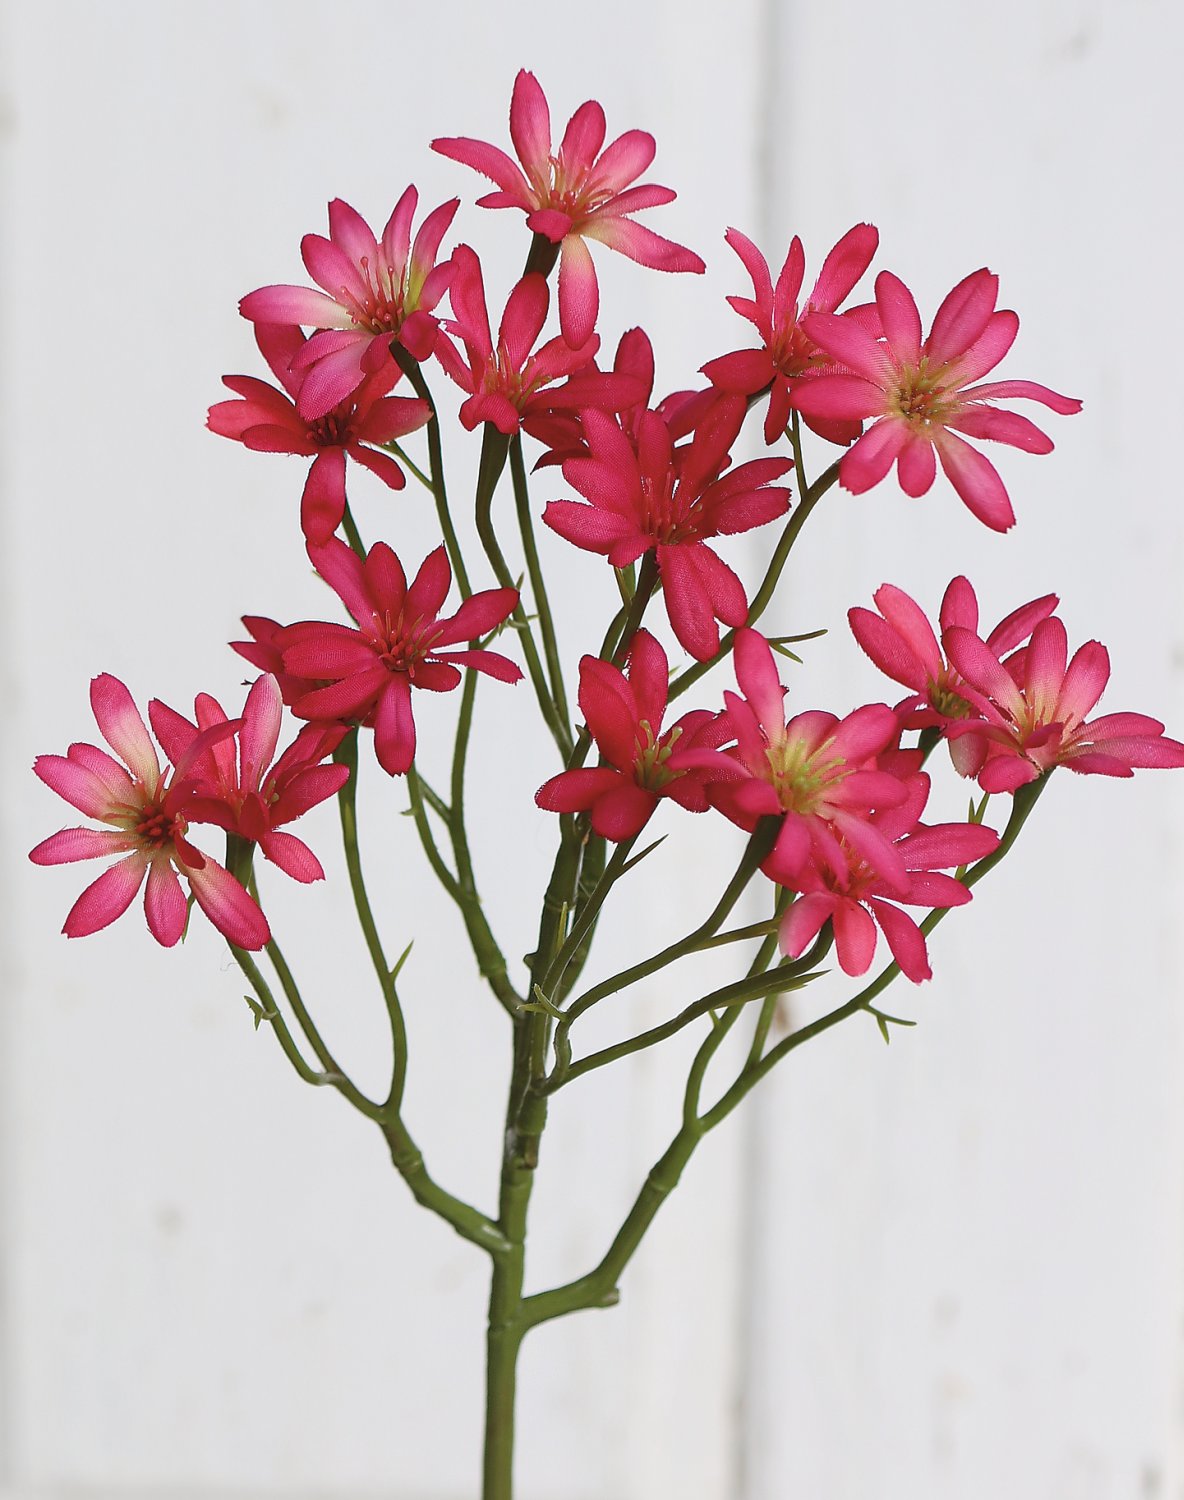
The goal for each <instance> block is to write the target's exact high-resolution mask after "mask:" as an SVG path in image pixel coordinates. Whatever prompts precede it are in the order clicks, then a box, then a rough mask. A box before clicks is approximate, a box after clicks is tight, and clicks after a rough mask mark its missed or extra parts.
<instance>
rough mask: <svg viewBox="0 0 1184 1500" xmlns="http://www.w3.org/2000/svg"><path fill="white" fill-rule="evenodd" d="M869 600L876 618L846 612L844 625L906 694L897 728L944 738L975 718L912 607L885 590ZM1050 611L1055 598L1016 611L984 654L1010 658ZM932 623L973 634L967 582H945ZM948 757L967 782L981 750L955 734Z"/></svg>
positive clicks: (890, 588)
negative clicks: (952, 726)
mask: <svg viewBox="0 0 1184 1500" xmlns="http://www.w3.org/2000/svg"><path fill="white" fill-rule="evenodd" d="M874 597H875V601H876V606H877V608H878V609H879V611H880V613H879V614H878V615H877V614H873V613H872V611H871V610H870V609H859V608H856V609H851V610H848V611H847V619H848V621H849V622H850V625H851V633H852V634H853V635H854V637H855V639H856V640H857V641H858V642H859V644H860V646H862V648H863V650H864V651H865V652H866V653H867V655H868V656H869V657H871V659H872V661H874V662H875V664H876V666H877V667H879V669H880V671H881V672H884V673H886V674H887V675H888V676H889V677H891V678H892V679H893V681H894V682H899V683H902V684H903V685H904V686H905V687H907V688H911V689H912V691H913V696H912V697H909V698H906V699H905V700H904V701H903V702H902V703H898V704H897V705H896V712H897V713H898V714H899V715H900V716H901V723H902V725H903V727H905V728H908V729H927V728H931V727H936V728H940V729H942V730H943V731H944V730H945V729H946V727H947V726H948V725H949V723H950V722H951V721H954V720H962V719H966V718H976V717H977V710H976V709H975V708H974V707H973V706H972V705H971V703H970V702H969V701H968V700H967V698H966V696H965V695H964V693H963V691H962V689H963V687H964V684H963V682H962V678H961V677H960V676H959V674H958V672H957V670H956V669H955V668H954V667H952V666H950V665H949V664H948V663H947V661H946V659H945V657H944V656H943V654H942V650H941V647H940V646H939V645H938V643H937V637H936V636H935V635H934V633H933V627H932V626H931V625H930V624H929V621H928V620H927V619H926V617H925V615H924V613H923V611H922V610H921V607H920V605H919V604H917V602H916V601H915V600H914V599H911V598H910V597H909V596H908V594H906V593H905V592H904V590H903V589H898V588H897V587H896V586H895V585H894V584H891V583H886V584H884V585H883V586H882V587H880V588H879V589H877V590H876V593H875V596H874ZM1056 607H1057V596H1056V595H1055V594H1045V595H1043V596H1042V597H1041V598H1039V599H1033V600H1032V601H1031V602H1030V603H1028V604H1022V605H1021V606H1020V607H1019V609H1015V610H1013V611H1012V612H1011V614H1009V615H1008V616H1007V617H1006V618H1005V619H1003V620H1000V622H999V624H998V625H996V626H995V628H994V630H993V631H992V632H991V634H990V635H989V636H988V637H987V646H988V648H989V649H990V650H991V651H993V652H995V654H996V655H998V656H1000V657H1002V656H1004V655H1006V654H1007V653H1009V652H1012V651H1014V650H1015V649H1016V648H1017V647H1020V646H1022V645H1023V643H1024V642H1025V641H1026V640H1027V639H1028V637H1029V636H1030V635H1031V634H1032V631H1033V630H1034V629H1035V627H1036V626H1037V625H1038V624H1039V623H1040V621H1041V620H1044V619H1047V618H1048V616H1049V615H1051V614H1052V612H1053V610H1054V609H1056ZM939 618H940V627H941V629H942V630H943V631H945V630H948V629H949V628H950V627H951V626H960V627H962V628H964V629H967V630H972V631H973V630H977V629H978V599H977V597H976V596H975V592H974V589H973V588H972V587H971V584H970V582H969V580H968V579H966V578H962V577H958V578H955V579H953V580H951V582H950V585H949V587H948V588H947V589H946V592H945V596H944V598H943V599H942V602H941V613H940V617H939ZM950 753H951V755H952V757H953V761H954V765H955V767H956V768H957V769H958V771H959V772H960V774H962V775H963V776H973V775H974V774H975V773H976V771H977V770H978V768H979V766H980V765H981V764H982V756H983V746H982V744H981V743H976V740H975V738H974V736H973V735H967V734H965V733H963V732H959V734H958V735H957V736H956V737H955V738H953V739H952V740H951V741H950Z"/></svg>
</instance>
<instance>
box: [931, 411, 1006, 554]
mask: <svg viewBox="0 0 1184 1500" xmlns="http://www.w3.org/2000/svg"><path fill="white" fill-rule="evenodd" d="M937 452H938V457H939V458H940V459H941V466H942V468H943V469H944V471H945V474H946V477H947V478H948V479H949V481H950V483H951V484H952V485H953V486H954V488H955V489H956V490H957V492H958V494H959V496H960V497H961V499H962V501H963V503H964V504H965V505H966V507H967V508H968V509H969V510H970V511H971V513H972V514H973V515H976V516H977V517H978V519H979V520H980V521H982V522H983V523H984V525H986V526H989V527H990V528H991V530H992V531H1007V530H1008V529H1009V528H1010V527H1011V526H1014V525H1015V512H1014V511H1013V510H1012V508H1011V501H1010V500H1009V499H1008V498H1007V491H1006V489H1004V487H1003V481H1002V479H1000V478H999V475H998V472H997V471H996V469H995V466H994V465H993V464H992V463H991V461H990V460H989V459H987V458H984V457H983V455H982V454H981V453H980V452H979V451H978V450H977V449H976V448H972V447H971V446H970V444H969V443H967V442H964V441H963V439H962V438H960V437H958V436H957V435H956V434H954V433H952V432H948V431H941V432H940V436H939V438H938V439H937Z"/></svg>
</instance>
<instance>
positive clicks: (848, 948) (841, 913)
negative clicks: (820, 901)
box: [833, 900, 876, 977]
mask: <svg viewBox="0 0 1184 1500" xmlns="http://www.w3.org/2000/svg"><path fill="white" fill-rule="evenodd" d="M833 922H834V929H835V949H836V951H837V953H838V955H839V966H840V968H841V969H842V970H843V973H844V974H850V975H851V976H852V977H855V976H856V975H859V974H866V973H867V971H868V969H869V968H870V967H871V962H872V958H873V957H874V956H875V952H876V924H875V923H874V922H873V921H872V918H871V913H870V912H868V911H867V910H866V908H864V907H862V906H860V905H859V903H858V902H857V901H849V900H838V901H836V902H835V909H834V915H833Z"/></svg>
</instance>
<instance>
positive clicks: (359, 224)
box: [310, 198, 379, 285]
mask: <svg viewBox="0 0 1184 1500" xmlns="http://www.w3.org/2000/svg"><path fill="white" fill-rule="evenodd" d="M329 237H330V239H331V240H332V241H333V243H334V244H335V245H336V246H338V248H339V249H341V250H343V251H344V252H345V254H346V255H347V256H348V257H349V259H350V260H351V261H353V263H354V265H356V266H358V267H359V268H360V269H361V271H362V274H363V275H364V276H365V277H366V279H367V281H369V282H374V281H375V280H376V278H377V274H378V267H379V253H378V241H377V240H376V239H375V238H374V231H373V230H372V229H371V228H370V226H369V224H367V223H366V221H365V219H363V218H362V216H361V214H360V213H359V212H358V211H357V209H356V208H351V207H350V205H349V204H348V203H347V202H346V201H345V199H344V198H334V199H333V200H332V202H331V203H330V204H329ZM310 269H311V268H310ZM322 285H323V283H322Z"/></svg>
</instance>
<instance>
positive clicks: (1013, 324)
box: [950, 310, 1020, 385]
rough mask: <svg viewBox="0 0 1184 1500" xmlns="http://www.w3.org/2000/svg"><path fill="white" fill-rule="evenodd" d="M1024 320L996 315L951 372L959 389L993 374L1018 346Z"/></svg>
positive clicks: (1011, 316) (988, 321)
mask: <svg viewBox="0 0 1184 1500" xmlns="http://www.w3.org/2000/svg"><path fill="white" fill-rule="evenodd" d="M1019 330H1020V320H1019V319H1018V318H1017V317H1016V315H1015V313H1013V312H1008V311H1006V310H1003V311H1000V312H996V313H992V314H991V316H990V318H989V319H988V320H987V326H986V328H985V329H984V330H983V332H982V333H981V334H980V335H979V337H978V338H977V339H976V340H975V341H974V343H973V344H971V346H970V348H969V349H967V351H966V353H965V354H964V355H963V356H962V358H961V359H959V360H958V362H957V363H956V365H955V366H954V368H953V369H952V370H951V371H950V375H951V377H953V378H954V379H956V381H957V383H958V384H959V385H969V384H970V382H971V381H972V380H977V379H978V378H979V376H980V375H985V374H986V373H987V371H988V370H993V369H994V368H995V366H996V365H997V364H998V363H999V361H1000V360H1001V359H1002V358H1003V356H1004V355H1005V354H1006V353H1007V351H1008V350H1009V349H1010V348H1011V346H1012V344H1014V343H1015V336H1016V334H1017V333H1018V332H1019Z"/></svg>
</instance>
